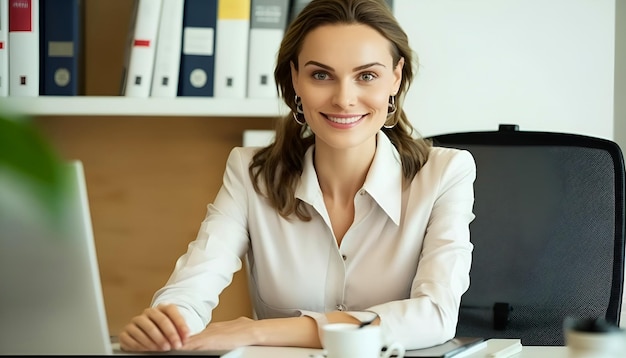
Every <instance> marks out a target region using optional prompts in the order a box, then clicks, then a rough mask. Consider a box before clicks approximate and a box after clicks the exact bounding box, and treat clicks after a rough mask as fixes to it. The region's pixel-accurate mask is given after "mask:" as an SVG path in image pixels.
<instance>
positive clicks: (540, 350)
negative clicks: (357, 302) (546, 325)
mask: <svg viewBox="0 0 626 358" xmlns="http://www.w3.org/2000/svg"><path fill="white" fill-rule="evenodd" d="M498 341H499V340H498V339H490V340H488V341H487V347H485V348H484V349H481V350H480V351H478V352H475V353H473V354H471V355H468V356H463V358H487V357H489V354H491V353H494V351H495V350H496V349H495V348H494V347H496V346H497V342H498ZM116 346H117V344H114V348H117V347H116ZM321 353H322V350H321V349H311V348H294V347H261V346H250V347H242V348H239V349H236V350H234V351H232V352H230V353H227V354H225V355H223V356H222V358H312V357H322V355H321ZM118 354H120V353H118ZM121 354H122V355H123V354H124V353H121ZM128 355H134V354H128ZM140 355H141V354H140ZM163 355H167V353H163ZM567 357H568V354H567V347H562V346H555V347H545V346H542V347H538V346H525V347H522V351H521V352H520V353H517V354H514V355H511V356H509V357H507V358H567Z"/></svg>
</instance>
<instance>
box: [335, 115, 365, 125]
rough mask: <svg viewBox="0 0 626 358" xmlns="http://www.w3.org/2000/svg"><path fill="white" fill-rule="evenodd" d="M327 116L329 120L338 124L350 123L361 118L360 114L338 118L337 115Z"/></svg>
mask: <svg viewBox="0 0 626 358" xmlns="http://www.w3.org/2000/svg"><path fill="white" fill-rule="evenodd" d="M327 117H328V119H329V120H330V121H331V122H335V123H339V124H350V123H354V122H356V121H358V120H359V119H361V116H355V117H347V118H346V117H342V118H338V117H331V116H327Z"/></svg>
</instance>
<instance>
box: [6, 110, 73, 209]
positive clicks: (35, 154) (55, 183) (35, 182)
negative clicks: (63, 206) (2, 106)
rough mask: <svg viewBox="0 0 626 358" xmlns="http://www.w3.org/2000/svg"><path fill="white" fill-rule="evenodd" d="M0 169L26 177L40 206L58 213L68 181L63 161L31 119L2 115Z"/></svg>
mask: <svg viewBox="0 0 626 358" xmlns="http://www.w3.org/2000/svg"><path fill="white" fill-rule="evenodd" d="M0 167H4V168H6V169H8V170H9V171H12V172H14V173H15V174H17V175H18V176H20V177H23V178H24V179H25V180H26V181H28V182H29V185H31V186H32V187H33V192H35V193H37V196H38V197H39V198H40V203H41V205H43V206H44V207H45V209H48V210H50V212H52V213H55V212H57V209H58V205H59V203H60V202H61V201H62V196H63V193H62V192H63V189H64V186H63V184H64V181H65V180H64V178H63V167H62V160H61V159H60V157H59V156H58V154H57V153H56V151H55V150H54V149H53V148H52V147H51V145H50V143H49V142H48V141H47V140H46V139H45V138H44V137H43V136H42V135H41V134H40V133H39V131H38V130H37V128H36V127H34V125H33V124H32V122H31V120H30V119H29V118H26V117H18V116H15V117H12V116H9V115H8V114H6V113H0Z"/></svg>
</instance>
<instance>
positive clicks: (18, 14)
mask: <svg viewBox="0 0 626 358" xmlns="http://www.w3.org/2000/svg"><path fill="white" fill-rule="evenodd" d="M32 11H33V4H32V1H31V0H11V2H10V3H9V18H10V19H11V21H9V31H10V32H13V31H26V32H30V31H33V16H32Z"/></svg>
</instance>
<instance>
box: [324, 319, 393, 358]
mask: <svg viewBox="0 0 626 358" xmlns="http://www.w3.org/2000/svg"><path fill="white" fill-rule="evenodd" d="M322 346H323V347H324V351H325V353H326V358H389V357H391V356H392V355H395V356H396V357H398V358H402V357H404V351H405V350H404V347H403V346H402V345H400V344H399V343H395V342H394V343H391V344H384V343H383V337H382V333H381V330H380V326H374V325H368V326H364V327H359V325H358V324H353V323H329V324H326V325H324V326H323V327H322ZM383 347H386V350H385V351H383V350H382V349H383Z"/></svg>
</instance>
